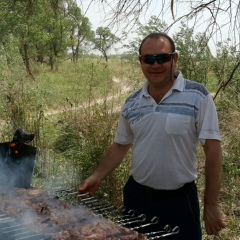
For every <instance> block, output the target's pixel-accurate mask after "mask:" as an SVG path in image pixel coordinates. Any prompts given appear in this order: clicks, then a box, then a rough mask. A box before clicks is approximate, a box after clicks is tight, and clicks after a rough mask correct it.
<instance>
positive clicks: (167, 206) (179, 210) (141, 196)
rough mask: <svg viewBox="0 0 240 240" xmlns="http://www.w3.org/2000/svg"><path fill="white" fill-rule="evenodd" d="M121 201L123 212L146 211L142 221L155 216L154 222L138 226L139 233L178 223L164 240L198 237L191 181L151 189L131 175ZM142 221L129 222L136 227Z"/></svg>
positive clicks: (195, 196)
mask: <svg viewBox="0 0 240 240" xmlns="http://www.w3.org/2000/svg"><path fill="white" fill-rule="evenodd" d="M124 205H125V212H124V214H127V213H128V212H129V211H130V210H134V211H135V216H139V215H141V214H146V217H147V220H146V222H148V223H150V222H151V220H152V218H154V217H155V216H157V217H158V223H157V224H156V225H151V226H148V227H144V228H142V229H138V231H139V232H141V233H149V232H156V231H161V230H164V227H165V226H166V225H170V226H171V228H172V229H173V228H174V227H176V226H178V227H179V228H180V232H179V234H175V235H172V236H169V237H167V238H166V239H168V240H201V239H202V231H201V224H200V210H199V201H198V194H197V188H196V185H195V183H194V182H192V183H188V184H186V185H184V186H183V187H182V188H180V189H177V190H153V189H151V188H148V187H145V186H143V185H141V184H139V183H137V182H136V181H135V180H134V179H133V177H132V176H131V177H130V178H129V180H128V181H127V183H126V185H125V187H124ZM146 222H144V223H137V224H130V225H128V226H127V227H130V228H132V227H136V226H139V225H141V224H145V223H146Z"/></svg>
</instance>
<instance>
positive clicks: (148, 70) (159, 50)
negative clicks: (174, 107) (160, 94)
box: [139, 37, 178, 87]
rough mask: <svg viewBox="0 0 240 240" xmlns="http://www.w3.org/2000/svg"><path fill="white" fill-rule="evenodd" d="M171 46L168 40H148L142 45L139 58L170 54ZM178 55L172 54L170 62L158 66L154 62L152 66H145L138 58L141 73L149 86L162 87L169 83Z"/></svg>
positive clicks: (162, 38)
mask: <svg viewBox="0 0 240 240" xmlns="http://www.w3.org/2000/svg"><path fill="white" fill-rule="evenodd" d="M171 52H172V49H171V44H170V42H169V40H168V39H166V38H164V37H161V38H148V39H146V40H145V42H144V43H143V45H142V48H141V56H144V55H146V54H147V55H149V54H150V55H158V54H163V53H171ZM177 59H178V55H177V54H174V55H173V59H172V58H171V60H170V61H167V62H164V63H161V64H159V63H158V62H157V61H155V62H154V63H153V64H147V63H145V62H144V60H143V59H142V58H139V60H140V62H141V66H142V71H143V74H144V75H145V77H146V78H147V80H148V81H149V84H150V85H151V86H155V87H163V86H166V85H168V84H170V83H171V80H172V79H170V78H171V77H173V72H174V69H175V66H176V63H177Z"/></svg>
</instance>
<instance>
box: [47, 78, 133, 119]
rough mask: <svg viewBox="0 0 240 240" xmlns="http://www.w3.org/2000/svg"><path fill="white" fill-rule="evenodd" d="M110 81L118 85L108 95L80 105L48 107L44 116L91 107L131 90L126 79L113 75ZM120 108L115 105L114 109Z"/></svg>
mask: <svg viewBox="0 0 240 240" xmlns="http://www.w3.org/2000/svg"><path fill="white" fill-rule="evenodd" d="M112 81H113V82H114V83H115V84H116V85H117V86H119V91H118V92H117V93H116V92H115V93H113V94H112V95H109V96H108V97H103V98H98V99H94V100H93V101H92V102H90V103H89V102H86V103H83V104H81V106H75V107H71V108H69V109H67V110H66V109H55V110H54V109H50V110H48V111H46V112H45V116H52V115H56V114H61V113H64V112H66V111H77V110H80V109H83V108H87V107H92V106H94V105H95V104H103V103H104V102H106V101H107V102H108V101H111V100H113V99H115V98H119V97H120V96H121V95H122V94H125V93H127V92H129V91H130V90H131V86H130V85H129V84H127V82H126V79H120V78H117V77H113V79H112ZM120 108H121V106H119V107H116V108H115V109H114V110H115V111H119V110H120Z"/></svg>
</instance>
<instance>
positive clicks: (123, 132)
mask: <svg viewBox="0 0 240 240" xmlns="http://www.w3.org/2000/svg"><path fill="white" fill-rule="evenodd" d="M147 89H148V81H146V82H145V84H144V86H143V87H142V88H141V89H140V90H138V91H136V92H134V93H132V94H131V95H130V96H129V97H128V98H127V100H126V102H125V104H124V106H123V109H122V113H121V116H120V120H119V124H118V129H117V133H116V137H115V140H114V141H115V142H116V143H119V144H129V143H132V144H133V146H132V164H131V172H130V173H131V175H132V176H133V178H134V179H135V180H136V181H137V182H138V183H140V184H143V185H145V186H148V187H151V188H154V189H169V190H171V189H177V188H179V187H181V186H183V185H184V184H185V183H188V182H191V181H193V180H195V179H196V178H197V170H196V154H197V146H198V144H199V141H200V142H201V144H204V143H205V140H206V139H216V140H220V133H219V125H218V117H217V112H216V107H215V105H214V102H213V99H212V97H211V95H210V94H209V92H208V91H207V89H206V88H205V87H204V86H203V85H202V84H200V83H197V82H194V81H190V80H187V79H185V78H183V76H182V74H181V72H179V74H178V77H177V79H176V81H175V82H174V84H173V86H172V88H171V89H170V90H169V91H168V93H167V94H166V95H165V96H164V98H163V99H162V100H161V102H160V103H158V104H157V103H156V102H155V101H154V99H153V98H152V97H151V96H150V95H149V93H148V90H147Z"/></svg>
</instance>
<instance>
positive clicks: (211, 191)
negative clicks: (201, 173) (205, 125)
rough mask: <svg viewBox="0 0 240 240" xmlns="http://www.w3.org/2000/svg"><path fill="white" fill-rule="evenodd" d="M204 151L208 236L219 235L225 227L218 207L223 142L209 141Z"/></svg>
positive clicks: (205, 208) (205, 209) (205, 219)
mask: <svg viewBox="0 0 240 240" xmlns="http://www.w3.org/2000/svg"><path fill="white" fill-rule="evenodd" d="M203 149H204V152H205V155H206V162H205V195H204V221H205V227H206V231H207V234H209V235H217V234H218V232H219V231H220V230H221V229H222V228H224V227H225V224H224V222H223V220H222V214H221V211H220V209H219V205H218V199H219V192H220V188H221V178H222V150H221V142H220V141H218V140H210V139H207V140H206V142H205V144H204V146H203Z"/></svg>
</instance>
